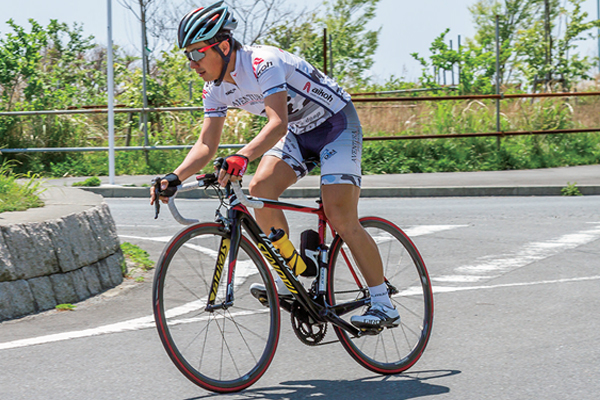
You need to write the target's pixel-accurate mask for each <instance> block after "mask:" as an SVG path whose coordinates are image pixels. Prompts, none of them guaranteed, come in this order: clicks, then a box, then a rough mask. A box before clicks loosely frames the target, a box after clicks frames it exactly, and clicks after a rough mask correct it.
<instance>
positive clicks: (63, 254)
mask: <svg viewBox="0 0 600 400" xmlns="http://www.w3.org/2000/svg"><path fill="white" fill-rule="evenodd" d="M57 226H58V228H59V232H58V233H57V234H56V235H54V236H53V237H52V241H53V245H54V249H55V251H56V257H57V259H58V263H59V265H60V270H61V271H62V272H65V273H66V272H71V271H75V270H77V269H79V268H81V267H85V266H87V265H91V264H93V263H95V262H96V261H98V257H99V254H98V252H99V251H98V246H97V244H96V239H95V237H94V235H93V233H92V231H91V228H90V225H89V223H88V220H87V218H86V217H85V216H84V213H79V214H70V215H67V216H66V217H63V218H61V219H59V220H58V222H57Z"/></svg>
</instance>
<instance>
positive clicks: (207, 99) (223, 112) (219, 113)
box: [202, 84, 227, 118]
mask: <svg viewBox="0 0 600 400" xmlns="http://www.w3.org/2000/svg"><path fill="white" fill-rule="evenodd" d="M202 101H203V103H204V118H216V117H226V116H227V104H225V103H223V102H221V101H219V100H218V99H217V98H216V96H215V95H213V94H212V92H211V85H209V84H205V85H204V89H203V90H202Z"/></svg>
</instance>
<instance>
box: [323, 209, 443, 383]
mask: <svg viewBox="0 0 600 400" xmlns="http://www.w3.org/2000/svg"><path fill="white" fill-rule="evenodd" d="M360 222H361V224H362V226H363V227H364V228H365V230H366V231H367V232H368V233H369V234H370V235H371V237H372V238H373V239H374V240H375V243H376V244H377V248H378V250H379V254H380V256H381V259H382V262H383V268H384V275H385V278H386V280H387V281H388V291H389V292H390V294H391V299H392V303H393V304H394V306H395V307H396V309H397V310H398V312H399V313H400V325H399V326H398V327H395V328H389V329H384V330H383V331H381V332H379V333H377V334H373V335H361V336H360V337H352V335H350V334H349V333H348V332H346V331H345V330H343V329H341V328H338V327H334V328H335V332H336V334H337V335H338V337H339V339H340V341H341V343H342V345H343V346H344V348H345V349H346V351H348V353H349V354H350V355H351V356H352V357H353V358H354V359H355V360H356V361H357V362H358V363H359V364H361V365H362V366H364V367H365V368H367V369H369V370H371V371H374V372H378V373H381V374H396V373H399V372H402V371H405V370H407V369H408V368H410V367H411V366H412V365H413V364H414V363H415V362H417V360H418V359H419V358H420V357H421V354H422V353H423V351H424V350H425V346H426V345H427V341H428V340H429V335H430V333H431V327H432V323H433V295H432V292H431V282H430V280H429V276H428V274H427V270H426V268H425V264H424V263H423V260H422V259H421V256H420V254H419V252H418V250H417V248H416V247H415V245H414V244H413V243H412V241H411V240H410V239H409V238H408V236H406V234H405V233H404V232H402V230H401V229H400V228H398V227H397V226H396V225H394V224H392V223H391V222H389V221H386V220H384V219H380V218H375V217H367V218H362V219H361V220H360ZM368 296H369V291H368V286H367V284H366V282H365V280H364V278H363V277H362V275H361V274H360V271H359V270H358V267H357V265H356V262H355V260H354V257H353V256H352V253H351V251H350V249H349V248H348V247H347V246H346V245H345V244H344V241H343V240H342V239H341V238H340V237H339V236H337V237H336V238H335V239H334V241H333V242H332V244H331V256H330V262H329V279H328V301H329V304H331V305H336V304H342V303H346V302H351V301H355V300H359V299H363V298H366V297H368ZM364 311H365V309H364V308H358V309H355V310H353V311H351V312H349V313H347V314H345V315H343V316H342V317H343V318H344V319H345V320H347V321H349V320H350V317H351V316H352V315H360V314H362V313H363V312H364Z"/></svg>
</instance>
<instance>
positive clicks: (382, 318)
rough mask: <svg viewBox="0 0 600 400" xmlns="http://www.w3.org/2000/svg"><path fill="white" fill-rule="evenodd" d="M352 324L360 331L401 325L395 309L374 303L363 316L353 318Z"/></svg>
mask: <svg viewBox="0 0 600 400" xmlns="http://www.w3.org/2000/svg"><path fill="white" fill-rule="evenodd" d="M350 322H352V325H354V326H356V327H357V328H360V329H383V328H393V327H395V326H398V325H399V324H400V314H399V313H398V310H396V308H394V307H388V306H387V305H385V304H383V303H372V304H371V305H370V306H369V308H368V309H367V311H366V312H365V313H364V314H363V315H355V316H353V317H352V318H350Z"/></svg>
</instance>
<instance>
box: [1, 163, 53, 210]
mask: <svg viewBox="0 0 600 400" xmlns="http://www.w3.org/2000/svg"><path fill="white" fill-rule="evenodd" d="M14 164H15V162H13V161H7V160H4V161H2V164H0V213H3V212H7V211H25V210H27V209H29V208H34V207H43V206H44V202H43V201H42V200H40V198H39V197H38V195H39V194H40V193H41V192H43V191H44V189H41V188H40V185H41V182H40V181H39V179H38V177H37V176H36V175H35V174H31V173H28V174H24V175H23V174H15V173H13V166H14ZM17 179H22V180H23V182H22V183H19V182H17Z"/></svg>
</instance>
